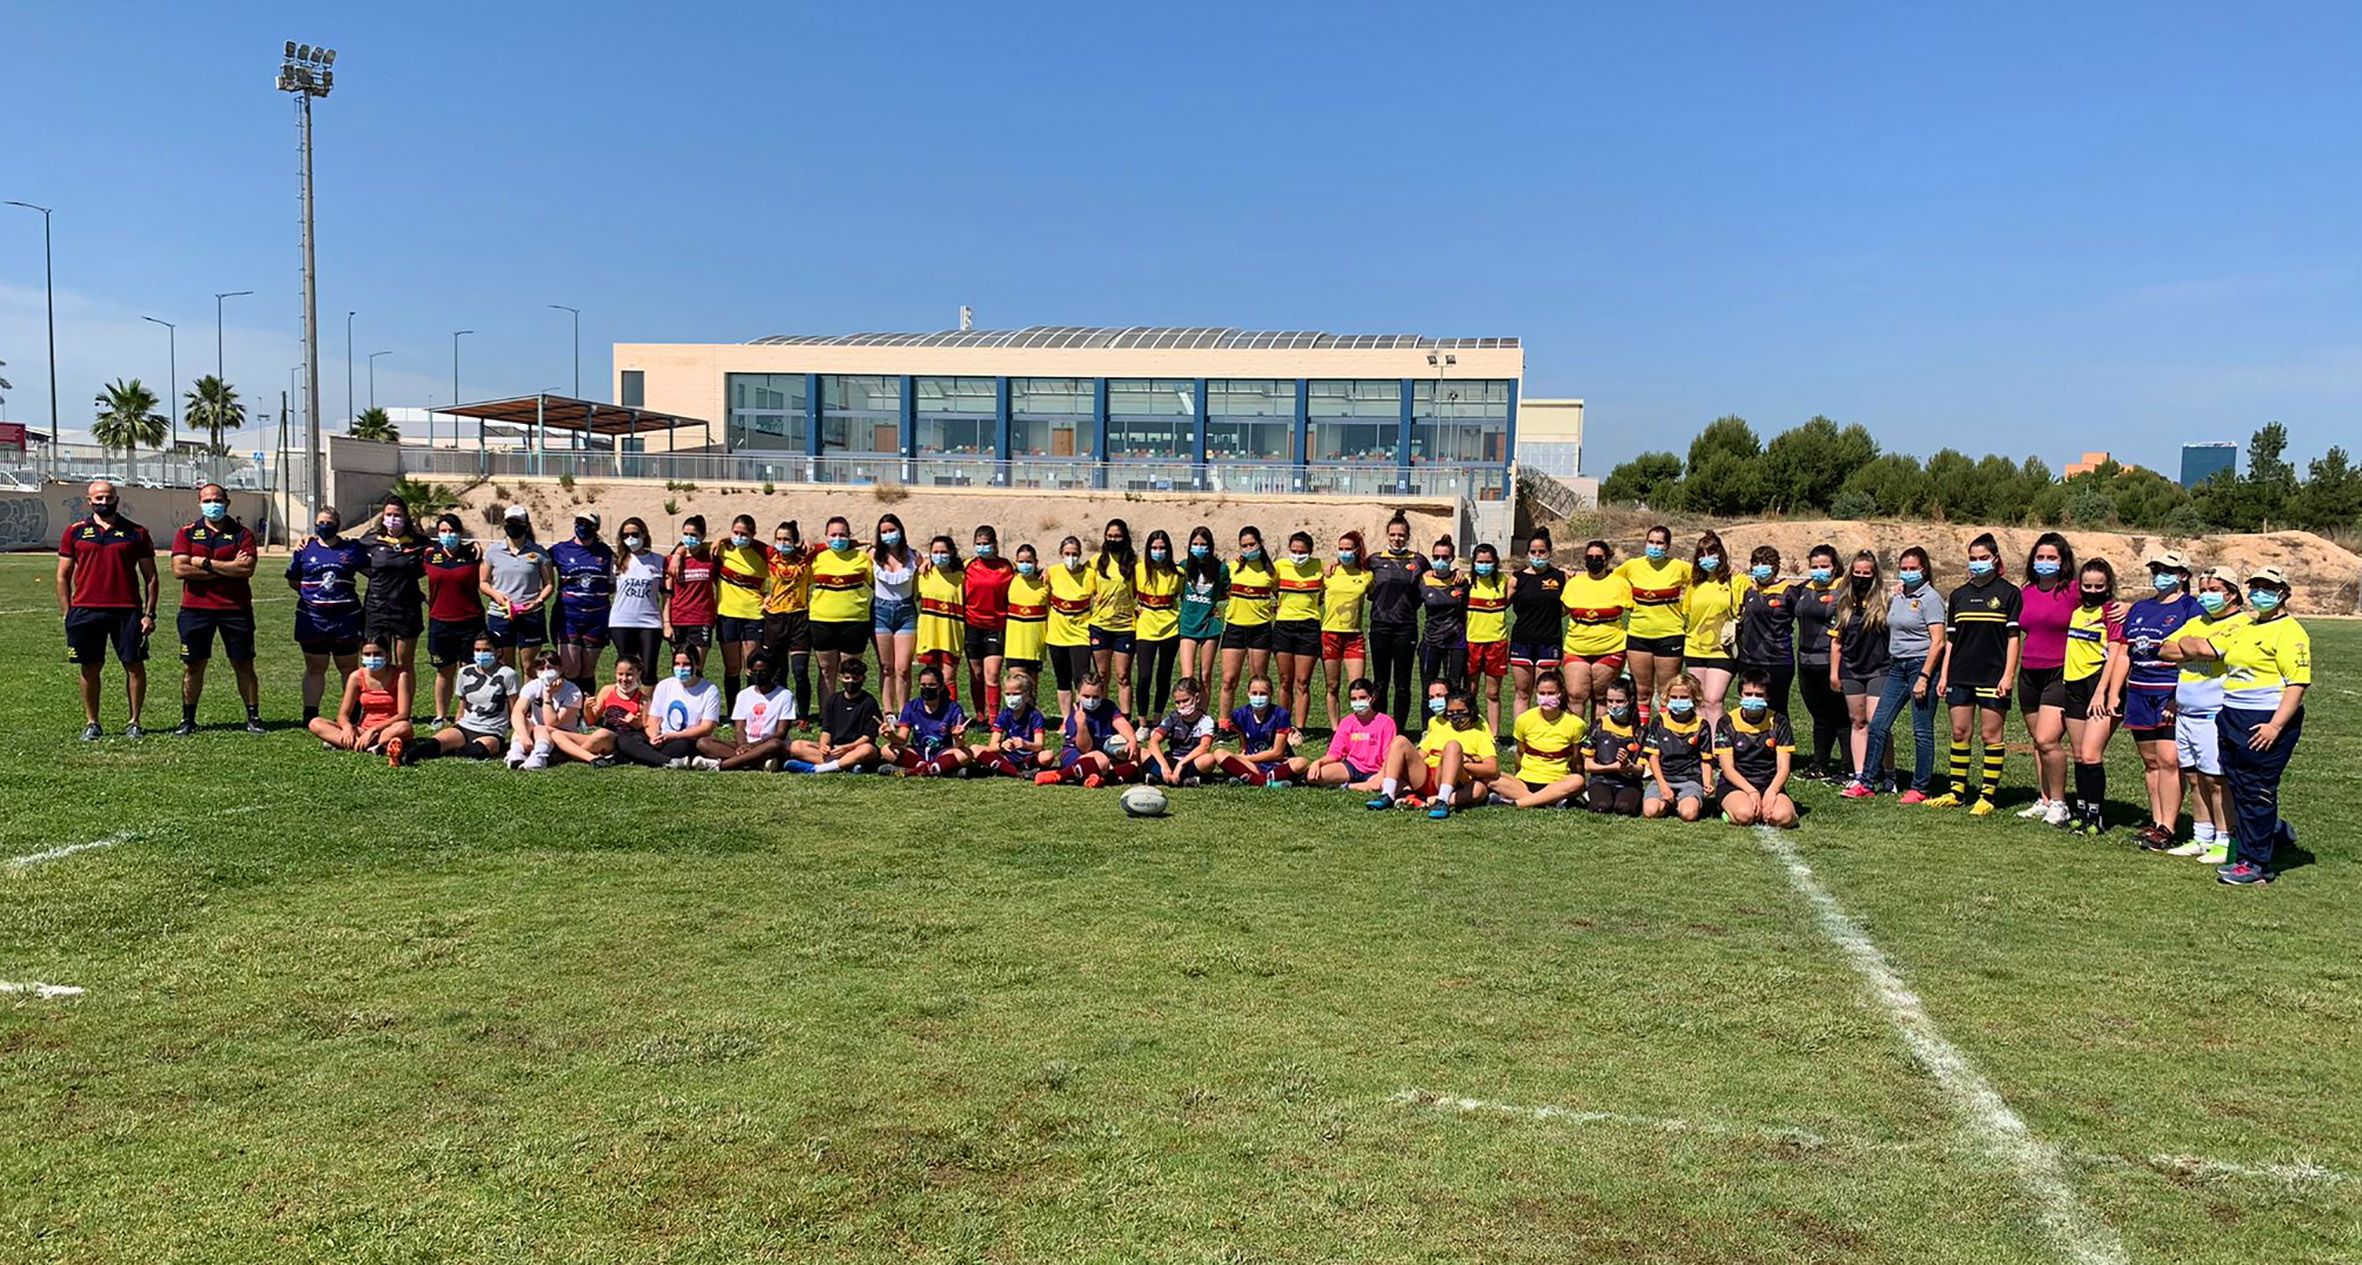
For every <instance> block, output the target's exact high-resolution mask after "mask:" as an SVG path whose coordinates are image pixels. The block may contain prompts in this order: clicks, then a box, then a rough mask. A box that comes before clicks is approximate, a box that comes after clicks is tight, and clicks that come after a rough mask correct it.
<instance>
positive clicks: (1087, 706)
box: [1075, 696, 1107, 712]
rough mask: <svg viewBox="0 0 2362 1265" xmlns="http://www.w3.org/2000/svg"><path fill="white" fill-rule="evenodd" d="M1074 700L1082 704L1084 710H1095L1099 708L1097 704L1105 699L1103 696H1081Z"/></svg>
mask: <svg viewBox="0 0 2362 1265" xmlns="http://www.w3.org/2000/svg"><path fill="white" fill-rule="evenodd" d="M1075 701H1076V702H1078V703H1081V704H1082V705H1083V710H1084V711H1086V712H1095V711H1098V710H1099V704H1101V703H1104V702H1106V701H1107V700H1106V699H1103V698H1090V697H1087V696H1086V697H1083V698H1078V699H1076V700H1075Z"/></svg>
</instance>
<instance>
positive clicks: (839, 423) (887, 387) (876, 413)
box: [820, 373, 902, 454]
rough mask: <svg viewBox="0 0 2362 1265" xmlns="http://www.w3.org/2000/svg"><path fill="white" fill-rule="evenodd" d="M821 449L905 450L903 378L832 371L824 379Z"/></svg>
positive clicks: (855, 451)
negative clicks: (903, 436) (903, 439)
mask: <svg viewBox="0 0 2362 1265" xmlns="http://www.w3.org/2000/svg"><path fill="white" fill-rule="evenodd" d="M820 451H821V452H822V453H824V454H829V453H840V452H844V453H865V452H883V453H899V452H901V451H902V379H900V378H897V377H893V376H890V375H887V374H874V373H873V374H828V375H826V376H824V377H822V378H821V379H820Z"/></svg>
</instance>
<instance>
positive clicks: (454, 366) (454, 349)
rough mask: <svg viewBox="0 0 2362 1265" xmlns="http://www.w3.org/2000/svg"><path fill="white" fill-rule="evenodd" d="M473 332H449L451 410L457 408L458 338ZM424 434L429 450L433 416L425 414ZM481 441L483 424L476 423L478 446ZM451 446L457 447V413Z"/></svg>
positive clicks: (433, 442)
mask: <svg viewBox="0 0 2362 1265" xmlns="http://www.w3.org/2000/svg"><path fill="white" fill-rule="evenodd" d="M475 332H476V331H474V330H472V329H457V330H453V331H451V407H453V408H458V407H459V338H460V335H462V334H473V333H475ZM426 434H427V440H426V446H427V447H429V448H432V447H434V446H435V415H434V414H432V413H429V414H427V420H426ZM483 439H484V424H483V423H482V422H477V423H476V441H477V443H478V445H479V446H481V444H482V442H483ZM451 446H452V447H453V448H457V447H459V414H457V413H453V414H452V415H451Z"/></svg>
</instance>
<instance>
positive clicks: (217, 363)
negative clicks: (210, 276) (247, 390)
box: [213, 290, 254, 378]
mask: <svg viewBox="0 0 2362 1265" xmlns="http://www.w3.org/2000/svg"><path fill="white" fill-rule="evenodd" d="M252 293H254V291H252V290H225V291H223V292H222V293H220V294H217V295H214V296H213V376H214V377H216V378H221V377H225V376H227V375H226V374H224V373H223V371H222V367H221V365H222V360H221V301H222V300H223V299H235V298H238V297H240V296H242V295H248V294H252Z"/></svg>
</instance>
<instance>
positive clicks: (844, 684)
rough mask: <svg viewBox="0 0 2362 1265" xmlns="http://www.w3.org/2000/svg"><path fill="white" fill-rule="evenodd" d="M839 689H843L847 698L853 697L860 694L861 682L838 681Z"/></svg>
mask: <svg viewBox="0 0 2362 1265" xmlns="http://www.w3.org/2000/svg"><path fill="white" fill-rule="evenodd" d="M837 689H839V690H841V691H843V692H844V694H845V696H846V697H847V698H851V697H852V696H853V695H855V694H859V693H860V692H861V682H859V681H839V682H837Z"/></svg>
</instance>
